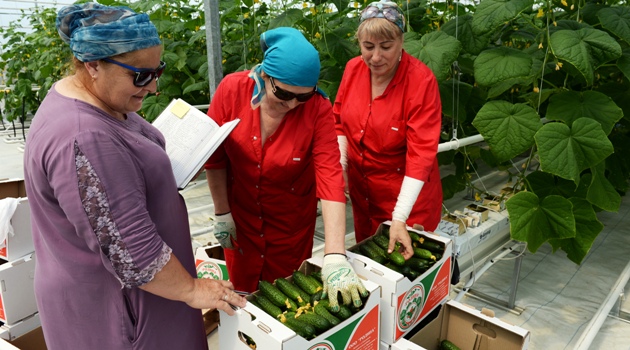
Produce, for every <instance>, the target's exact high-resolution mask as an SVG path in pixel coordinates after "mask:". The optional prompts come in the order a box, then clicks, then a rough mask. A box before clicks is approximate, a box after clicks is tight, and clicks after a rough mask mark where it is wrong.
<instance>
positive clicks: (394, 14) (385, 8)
mask: <svg viewBox="0 0 630 350" xmlns="http://www.w3.org/2000/svg"><path fill="white" fill-rule="evenodd" d="M370 18H385V19H386V20H388V21H390V22H392V23H394V24H395V25H396V26H397V27H398V28H400V31H402V32H403V33H404V32H405V23H406V22H405V14H404V13H403V11H402V10H401V9H400V7H398V5H396V3H395V2H391V1H385V0H381V1H375V2H372V3H370V4H369V5H367V6H366V7H365V8H364V9H363V11H361V17H360V18H359V23H361V22H363V21H365V20H366V19H370Z"/></svg>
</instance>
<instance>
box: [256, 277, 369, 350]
mask: <svg viewBox="0 0 630 350" xmlns="http://www.w3.org/2000/svg"><path fill="white" fill-rule="evenodd" d="M258 290H259V291H258V293H255V296H254V297H253V298H251V300H250V302H251V303H253V304H254V305H256V306H257V307H258V308H260V309H262V310H263V311H265V312H266V313H268V314H269V315H271V316H272V317H274V318H276V319H277V320H279V321H280V322H282V323H283V324H285V325H286V326H287V327H289V328H290V329H292V330H293V331H294V332H295V333H297V334H298V335H300V336H301V337H303V338H306V339H309V340H310V339H313V338H315V337H317V336H318V335H320V334H322V333H324V332H325V331H327V330H328V329H330V328H332V327H334V326H336V325H338V324H339V323H341V322H342V321H343V320H345V319H347V318H349V317H350V316H352V315H353V314H355V313H356V312H357V311H359V310H360V309H356V308H354V306H350V307H348V306H346V305H343V304H342V303H341V302H340V310H339V311H337V312H332V310H331V308H330V305H329V301H328V299H321V297H322V292H323V285H322V282H321V273H320V271H317V272H313V273H310V274H305V273H303V272H300V271H295V272H293V275H292V278H291V280H289V279H287V278H278V279H276V280H275V281H274V283H273V284H272V283H270V282H267V281H260V282H259V284H258Z"/></svg>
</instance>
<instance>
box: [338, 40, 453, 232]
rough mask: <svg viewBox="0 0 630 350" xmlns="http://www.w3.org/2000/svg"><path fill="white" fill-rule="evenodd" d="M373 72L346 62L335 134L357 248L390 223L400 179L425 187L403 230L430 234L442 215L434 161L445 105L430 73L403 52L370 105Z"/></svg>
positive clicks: (359, 62) (357, 60) (360, 63)
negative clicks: (343, 157)
mask: <svg viewBox="0 0 630 350" xmlns="http://www.w3.org/2000/svg"><path fill="white" fill-rule="evenodd" d="M371 91H372V89H371V84H370V70H369V68H368V67H367V66H366V65H365V63H364V62H363V61H362V60H361V58H360V57H355V58H353V59H352V60H350V61H349V62H348V64H347V65H346V69H345V71H344V75H343V79H342V80H341V85H340V87H339V91H338V92H337V97H336V99H335V104H334V107H333V113H334V114H335V119H336V123H337V125H336V127H337V133H338V134H339V135H346V137H347V139H348V183H349V189H350V199H351V200H352V211H353V215H354V228H355V234H356V239H357V242H360V241H362V240H364V239H366V238H368V237H369V236H371V235H373V234H374V233H375V232H376V229H377V228H378V225H379V224H380V223H382V222H383V221H386V220H391V219H392V212H393V211H394V206H395V205H396V201H397V199H398V194H399V193H400V187H401V185H402V181H403V178H404V177H405V176H409V177H412V178H414V179H418V180H421V181H424V186H423V187H422V191H421V192H420V195H419V196H418V199H417V201H416V203H415V204H414V206H413V209H412V211H411V214H410V215H409V219H408V220H407V225H409V226H412V225H413V224H421V225H423V226H424V228H425V230H427V231H433V230H435V228H437V225H438V223H439V222H440V217H441V213H442V183H441V179H440V172H439V167H438V163H437V158H436V155H437V146H438V143H439V137H440V131H441V124H442V116H441V113H442V107H441V102H440V94H439V90H438V85H437V81H436V79H435V76H434V75H433V73H432V72H431V70H430V69H429V68H428V67H427V66H426V65H424V64H423V63H422V62H421V61H419V60H418V59H416V58H414V57H412V56H410V55H409V54H408V53H406V52H404V51H403V55H402V59H401V61H400V64H399V66H398V70H397V71H396V74H395V76H394V78H393V79H392V81H391V82H390V83H389V85H388V86H387V88H386V89H385V92H383V94H382V95H381V96H379V97H377V98H375V99H374V101H371V95H372V94H371Z"/></svg>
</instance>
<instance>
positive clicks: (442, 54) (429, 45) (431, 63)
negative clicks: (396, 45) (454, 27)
mask: <svg viewBox="0 0 630 350" xmlns="http://www.w3.org/2000/svg"><path fill="white" fill-rule="evenodd" d="M406 38H407V37H406V36H405V39H406ZM404 48H405V50H406V51H407V52H408V53H409V54H410V55H412V56H414V57H416V58H418V59H419V60H421V61H422V62H424V64H426V65H427V66H428V67H429V68H431V71H433V74H434V75H435V77H436V78H437V80H438V81H443V80H446V79H447V78H448V77H449V76H450V75H451V65H452V64H453V62H455V60H456V59H457V56H459V51H461V49H462V44H461V43H460V42H459V41H457V39H455V38H453V37H451V36H449V35H448V34H446V33H444V32H432V33H429V34H426V35H424V36H422V38H421V39H420V40H412V41H406V40H405V43H404Z"/></svg>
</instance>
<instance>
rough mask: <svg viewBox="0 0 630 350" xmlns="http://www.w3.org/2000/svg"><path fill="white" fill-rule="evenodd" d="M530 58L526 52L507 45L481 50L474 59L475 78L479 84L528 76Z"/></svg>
mask: <svg viewBox="0 0 630 350" xmlns="http://www.w3.org/2000/svg"><path fill="white" fill-rule="evenodd" d="M531 68H532V58H531V56H529V55H527V54H526V53H524V52H522V51H519V50H516V49H512V48H509V47H505V46H502V47H498V48H496V49H489V50H485V51H483V52H482V53H481V54H479V56H478V57H477V59H475V63H474V69H475V80H476V81H477V83H479V85H482V86H491V85H493V84H496V83H499V82H502V81H505V80H509V79H516V78H525V77H527V76H529V74H530V72H531Z"/></svg>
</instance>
